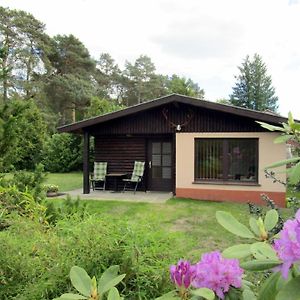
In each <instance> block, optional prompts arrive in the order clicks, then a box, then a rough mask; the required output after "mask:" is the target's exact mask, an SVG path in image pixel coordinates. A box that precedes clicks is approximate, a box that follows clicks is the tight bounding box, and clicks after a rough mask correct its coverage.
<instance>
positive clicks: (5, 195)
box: [0, 186, 45, 228]
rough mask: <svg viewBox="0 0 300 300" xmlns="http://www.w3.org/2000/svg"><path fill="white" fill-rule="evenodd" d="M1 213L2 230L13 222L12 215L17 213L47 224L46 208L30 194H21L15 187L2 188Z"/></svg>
mask: <svg viewBox="0 0 300 300" xmlns="http://www.w3.org/2000/svg"><path fill="white" fill-rule="evenodd" d="M0 211H1V212H2V218H3V219H2V218H1V219H2V220H1V221H0V223H2V225H1V227H2V228H5V227H6V225H7V226H9V225H10V224H11V223H12V222H13V219H12V218H11V215H14V214H15V213H17V214H19V215H21V216H26V217H29V218H31V219H32V220H35V221H38V222H42V223H43V222H45V207H44V206H43V205H41V204H39V203H37V202H36V201H35V199H34V197H33V196H32V195H31V194H30V193H29V192H21V191H19V190H18V189H17V188H16V187H15V186H12V187H0ZM4 217H5V219H4Z"/></svg>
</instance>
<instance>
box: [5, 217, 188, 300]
mask: <svg viewBox="0 0 300 300" xmlns="http://www.w3.org/2000/svg"><path fill="white" fill-rule="evenodd" d="M174 245H176V233H172V234H169V233H166V232H164V231H162V230H161V229H159V228H157V226H156V225H155V223H153V221H150V220H144V221H142V222H140V223H139V224H136V223H131V222H130V221H127V220H117V219H116V218H115V219H114V218H112V217H111V216H108V215H101V217H99V216H88V217H85V218H84V219H82V216H78V215H77V214H75V215H73V216H71V217H70V216H69V217H68V218H64V219H61V220H59V221H58V222H57V224H56V226H50V227H46V226H45V225H42V224H40V223H38V222H36V221H33V220H30V219H26V218H23V217H19V216H16V218H15V222H14V223H13V224H12V225H11V226H10V227H9V229H8V230H5V231H2V232H0V276H1V280H2V282H4V283H5V284H3V285H1V286H0V299H3V300H8V299H18V300H20V299H22V300H32V299H52V298H54V297H57V296H59V295H60V294H62V293H64V292H68V291H71V290H72V289H71V286H70V282H69V277H68V274H69V270H70V269H71V267H72V266H73V265H78V266H80V267H83V268H84V269H85V270H86V271H87V272H88V274H90V275H91V276H94V275H95V276H97V277H98V278H99V277H100V274H102V273H103V271H104V270H105V269H107V268H108V267H109V266H110V265H120V268H121V273H126V274H127V276H126V278H125V279H124V284H123V285H119V286H118V288H119V290H121V291H122V294H123V295H124V296H125V297H126V299H153V298H155V297H156V296H158V295H160V294H161V293H163V292H165V291H166V290H168V289H169V288H170V285H169V283H168V284H167V283H166V282H167V281H168V280H167V278H168V277H169V275H168V266H169V264H170V263H171V262H172V261H174V260H175V259H176V258H177V257H178V255H179V256H181V255H183V253H180V249H178V248H176V247H174ZM162 274H163V275H162Z"/></svg>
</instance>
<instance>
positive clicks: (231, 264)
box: [192, 251, 243, 299]
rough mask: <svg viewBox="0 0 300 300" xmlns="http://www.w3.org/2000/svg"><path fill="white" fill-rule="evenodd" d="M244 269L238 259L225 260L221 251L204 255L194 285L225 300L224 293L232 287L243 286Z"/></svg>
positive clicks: (198, 266)
mask: <svg viewBox="0 0 300 300" xmlns="http://www.w3.org/2000/svg"><path fill="white" fill-rule="evenodd" d="M242 274H243V269H241V268H240V265H239V261H238V260H237V259H226V258H223V257H222V255H221V253H220V252H219V251H214V252H210V253H206V254H203V255H202V257H201V260H200V262H198V263H197V264H196V277H195V279H194V281H193V283H192V285H193V286H194V287H195V288H202V287H206V288H209V289H211V290H213V291H214V292H215V293H216V294H217V296H218V297H220V298H221V299H224V293H226V292H228V291H229V289H230V286H234V287H236V288H239V287H241V285H242Z"/></svg>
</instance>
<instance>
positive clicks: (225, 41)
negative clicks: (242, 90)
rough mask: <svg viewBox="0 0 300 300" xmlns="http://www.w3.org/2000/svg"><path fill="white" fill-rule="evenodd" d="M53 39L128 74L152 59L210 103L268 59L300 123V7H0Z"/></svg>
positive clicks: (69, 1) (259, 2)
mask: <svg viewBox="0 0 300 300" xmlns="http://www.w3.org/2000/svg"><path fill="white" fill-rule="evenodd" d="M0 5H1V6H4V7H9V8H14V9H22V10H25V11H27V12H30V13H31V14H33V15H34V17H35V18H37V19H38V20H40V21H42V22H43V23H44V24H45V25H46V32H47V33H48V34H49V35H50V36H54V35H56V34H61V35H63V34H66V35H68V34H73V35H75V36H76V37H77V38H79V39H80V40H81V41H82V42H83V43H84V45H85V46H86V47H87V49H88V50H89V52H90V53H91V55H92V56H93V57H94V58H95V59H98V58H99V56H100V54H101V53H103V52H107V53H109V54H110V55H111V56H112V57H113V58H114V59H115V61H116V62H117V63H118V64H119V67H120V68H121V69H123V67H124V64H125V61H126V60H127V61H130V62H134V61H135V59H137V58H138V57H139V56H140V55H142V54H143V55H148V56H149V57H150V58H151V60H152V61H153V63H154V64H155V66H156V72H157V73H160V74H164V75H172V74H177V75H180V76H185V77H186V78H191V79H192V80H193V81H194V82H197V83H198V84H199V86H200V87H201V88H203V89H204V91H205V98H206V99H207V100H211V101H215V100H217V99H220V98H228V96H229V95H230V94H231V92H232V87H233V86H234V85H235V83H236V79H235V76H236V75H239V70H238V66H241V64H242V62H243V60H244V59H245V57H246V56H247V55H250V56H253V54H254V53H258V54H259V55H261V56H262V59H263V61H264V62H265V64H266V66H267V70H268V75H271V77H272V83H273V86H274V87H275V90H276V95H277V96H278V97H279V102H278V104H279V110H278V111H279V113H280V114H282V115H283V116H287V114H288V112H289V111H291V112H292V114H293V116H294V118H296V119H298V120H300V96H299V90H298V88H299V86H300V36H299V28H300V0H226V1H225V0H181V1H180V0H147V1H146V0H107V1H105V0H42V1H41V0H0Z"/></svg>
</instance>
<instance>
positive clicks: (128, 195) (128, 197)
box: [58, 189, 173, 203]
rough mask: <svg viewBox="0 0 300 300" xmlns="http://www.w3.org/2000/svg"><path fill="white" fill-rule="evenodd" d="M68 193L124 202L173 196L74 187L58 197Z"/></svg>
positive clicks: (159, 199)
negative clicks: (84, 189) (87, 192)
mask: <svg viewBox="0 0 300 300" xmlns="http://www.w3.org/2000/svg"><path fill="white" fill-rule="evenodd" d="M67 194H68V195H70V196H71V197H72V198H76V197H80V199H84V200H87V199H91V200H99V201H111V200H116V201H124V202H148V203H165V202H166V201H167V200H168V199H170V198H172V197H173V194H172V193H170V192H152V191H151V192H150V191H147V192H136V193H135V194H134V193H133V192H131V191H126V192H112V191H102V190H95V191H93V190H91V191H90V193H89V194H83V193H82V189H76V190H73V191H68V192H65V194H64V195H61V196H59V197H58V198H65V197H66V195H67Z"/></svg>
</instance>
